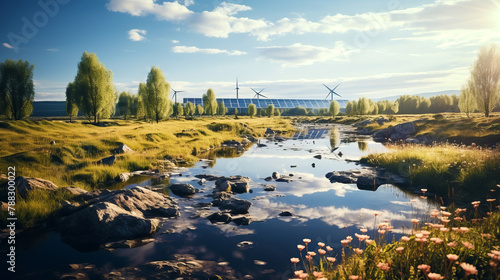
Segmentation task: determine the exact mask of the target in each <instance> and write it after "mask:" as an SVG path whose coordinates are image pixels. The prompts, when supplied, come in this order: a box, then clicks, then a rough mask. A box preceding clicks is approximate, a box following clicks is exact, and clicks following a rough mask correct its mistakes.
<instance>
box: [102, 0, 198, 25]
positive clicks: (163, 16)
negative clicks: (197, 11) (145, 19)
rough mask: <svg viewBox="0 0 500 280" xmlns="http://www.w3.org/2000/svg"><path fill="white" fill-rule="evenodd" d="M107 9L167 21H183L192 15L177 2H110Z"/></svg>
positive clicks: (139, 0) (129, 0)
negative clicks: (153, 16)
mask: <svg viewBox="0 0 500 280" xmlns="http://www.w3.org/2000/svg"><path fill="white" fill-rule="evenodd" d="M188 2H190V1H188ZM107 7H108V9H109V10H110V11H113V12H121V13H128V14H131V15H133V16H145V15H148V14H152V15H155V16H156V18H157V19H160V20H168V21H181V20H185V19H186V18H188V17H189V16H190V15H191V14H193V12H192V11H190V10H189V9H188V8H187V7H186V6H184V5H182V4H179V2H177V1H175V2H163V3H162V4H157V3H155V1H154V0H111V1H110V2H109V3H108V4H107Z"/></svg>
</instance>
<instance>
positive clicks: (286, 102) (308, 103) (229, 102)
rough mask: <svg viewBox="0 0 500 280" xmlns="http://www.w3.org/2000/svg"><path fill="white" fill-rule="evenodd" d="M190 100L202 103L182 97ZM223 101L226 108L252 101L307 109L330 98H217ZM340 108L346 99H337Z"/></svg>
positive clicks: (323, 104) (259, 105)
mask: <svg viewBox="0 0 500 280" xmlns="http://www.w3.org/2000/svg"><path fill="white" fill-rule="evenodd" d="M187 102H191V103H193V104H194V105H203V101H202V99H201V98H184V103H187ZM219 102H223V103H224V106H226V108H228V109H233V108H238V109H241V108H248V105H249V104H251V103H253V104H255V106H256V107H257V108H267V106H268V105H270V104H272V105H274V107H275V108H279V109H291V108H296V107H299V106H300V107H303V108H307V109H320V108H329V107H330V100H326V99H251V98H240V99H236V98H217V103H219ZM337 102H339V104H340V107H341V108H345V106H346V104H347V100H337Z"/></svg>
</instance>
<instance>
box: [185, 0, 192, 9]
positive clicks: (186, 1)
mask: <svg viewBox="0 0 500 280" xmlns="http://www.w3.org/2000/svg"><path fill="white" fill-rule="evenodd" d="M191 5H194V0H184V6H186V7H188V6H191Z"/></svg>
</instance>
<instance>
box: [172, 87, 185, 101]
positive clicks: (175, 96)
mask: <svg viewBox="0 0 500 280" xmlns="http://www.w3.org/2000/svg"><path fill="white" fill-rule="evenodd" d="M170 89H172V91H173V92H174V94H172V97H174V98H175V103H177V93H178V92H184V91H183V90H175V89H173V88H170Z"/></svg>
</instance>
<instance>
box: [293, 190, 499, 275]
mask: <svg viewBox="0 0 500 280" xmlns="http://www.w3.org/2000/svg"><path fill="white" fill-rule="evenodd" d="M495 201H496V200H494V199H488V201H487V202H488V203H490V209H493V204H494V203H495ZM477 205H480V202H479V201H474V202H472V204H471V209H470V210H467V209H465V208H457V209H451V208H450V209H447V208H445V207H442V208H441V209H440V210H438V209H435V210H432V211H431V212H430V215H429V216H430V218H425V217H422V220H426V221H429V222H427V223H425V224H423V225H421V224H422V222H421V221H420V220H419V219H411V223H412V225H413V227H412V233H411V235H408V236H403V237H401V239H400V240H399V241H393V242H391V243H388V244H385V240H386V238H385V235H387V234H388V232H390V231H392V230H393V227H392V226H391V225H390V223H389V222H388V221H387V220H385V221H384V222H383V223H379V224H378V231H377V232H375V231H374V233H373V234H374V235H375V236H370V235H369V234H368V229H366V228H362V229H360V232H359V233H355V234H354V236H355V237H356V239H357V240H356V241H357V242H356V241H355V240H354V238H352V237H351V236H347V237H346V238H345V239H343V240H341V241H340V245H341V248H342V257H341V260H340V263H338V264H336V263H335V262H336V261H337V259H336V258H335V257H334V256H333V255H330V254H333V252H332V251H333V249H332V248H331V247H330V246H326V245H325V244H324V243H322V242H319V243H318V246H319V249H318V250H317V253H316V252H313V251H308V250H307V247H308V244H309V243H310V242H311V240H310V239H304V240H303V242H304V244H305V245H302V244H300V245H297V248H298V249H299V254H300V259H299V258H292V259H291V261H292V263H293V265H294V270H295V278H293V279H426V280H427V279H430V280H439V279H500V278H499V277H500V265H499V263H500V242H499V237H500V212H499V211H494V210H490V212H488V214H487V216H486V217H480V216H479V212H478V211H477V208H478V206H477ZM447 210H448V211H447ZM376 217H377V215H375V221H376ZM304 248H305V249H306V250H305V252H307V253H305V255H304V253H303V251H304ZM301 261H302V267H298V266H300V262H301ZM299 269H300V270H299Z"/></svg>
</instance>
